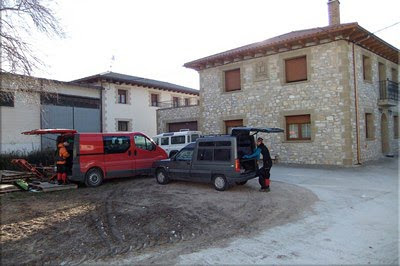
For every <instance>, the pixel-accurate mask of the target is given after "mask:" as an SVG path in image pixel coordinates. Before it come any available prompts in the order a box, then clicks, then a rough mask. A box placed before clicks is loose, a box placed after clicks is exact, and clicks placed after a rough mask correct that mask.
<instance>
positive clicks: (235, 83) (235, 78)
mask: <svg viewBox="0 0 400 266" xmlns="http://www.w3.org/2000/svg"><path fill="white" fill-rule="evenodd" d="M240 89H241V87H240V69H234V70H229V71H225V91H236V90H240Z"/></svg>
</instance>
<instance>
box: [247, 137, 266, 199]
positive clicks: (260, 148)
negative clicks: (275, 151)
mask: <svg viewBox="0 0 400 266" xmlns="http://www.w3.org/2000/svg"><path fill="white" fill-rule="evenodd" d="M263 141H264V140H263V139H262V138H258V139H257V148H256V150H255V151H254V153H252V154H250V155H245V156H243V158H245V159H246V158H256V159H257V160H258V159H260V154H262V156H263V165H262V166H261V167H260V169H258V171H257V175H258V182H259V183H260V186H261V188H260V191H263V192H269V191H270V188H269V185H270V180H269V177H270V171H271V167H272V159H271V155H270V154H269V150H268V148H267V146H265V145H264V143H263Z"/></svg>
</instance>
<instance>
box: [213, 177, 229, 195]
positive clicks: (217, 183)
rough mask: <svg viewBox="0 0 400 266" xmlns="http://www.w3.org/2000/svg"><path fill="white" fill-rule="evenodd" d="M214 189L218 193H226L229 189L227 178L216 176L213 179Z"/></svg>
mask: <svg viewBox="0 0 400 266" xmlns="http://www.w3.org/2000/svg"><path fill="white" fill-rule="evenodd" d="M213 184H214V188H215V189H216V190H218V191H224V190H226V189H227V188H228V181H226V178H225V176H223V175H216V176H214V179H213Z"/></svg>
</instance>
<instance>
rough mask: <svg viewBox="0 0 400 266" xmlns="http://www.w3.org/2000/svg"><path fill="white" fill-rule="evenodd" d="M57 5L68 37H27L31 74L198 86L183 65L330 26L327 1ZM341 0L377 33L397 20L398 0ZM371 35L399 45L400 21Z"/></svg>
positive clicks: (124, 0)
mask: <svg viewBox="0 0 400 266" xmlns="http://www.w3.org/2000/svg"><path fill="white" fill-rule="evenodd" d="M57 2H58V5H57V6H56V7H55V8H54V11H55V13H56V15H57V16H58V17H59V19H60V22H61V24H62V26H63V28H64V30H65V32H66V34H67V37H66V38H65V39H62V40H46V39H45V38H43V36H40V35H33V36H32V39H31V40H29V41H31V42H32V43H33V44H34V45H35V48H36V49H37V52H38V53H39V54H40V57H41V58H42V60H43V61H45V63H46V64H47V67H46V68H44V69H43V70H41V71H37V72H36V73H34V75H35V76H38V77H44V78H50V79H56V80H62V81H71V80H73V79H78V78H82V77H85V76H89V75H94V74H98V73H102V72H106V71H110V70H112V71H114V72H119V73H123V74H128V75H134V76H139V77H145V78H151V79H157V80H161V81H167V82H171V83H175V84H179V85H182V86H187V87H191V88H195V89H198V88H199V78H198V74H197V72H196V71H194V70H191V69H186V68H184V67H183V66H182V65H183V64H184V63H186V62H189V61H192V60H195V59H199V58H202V57H205V56H209V55H212V54H215V53H219V52H223V51H226V50H229V49H232V48H236V47H239V46H242V45H246V44H250V43H253V42H258V41H262V40H265V39H268V38H271V37H274V36H277V35H280V34H284V33H288V32H290V31H295V30H302V29H308V28H314V27H323V26H327V25H328V7H327V2H328V1H327V0H281V1H276V0H242V1H235V0H196V1H195V0H159V1H156V0H130V1H128V0H112V1H110V0H58V1H57ZM340 2H341V4H340V12H341V23H348V22H358V23H359V24H360V25H361V26H362V27H364V28H365V29H367V30H369V31H370V32H375V31H377V30H380V29H382V28H385V27H387V26H390V25H392V24H394V23H397V22H399V21H400V15H399V10H400V1H399V0H379V1H373V0H341V1H340ZM376 35H378V36H379V37H380V38H382V39H383V40H385V41H386V42H388V43H390V44H391V45H393V46H395V47H397V48H400V24H397V25H395V26H393V27H390V28H388V29H386V30H383V31H381V32H379V33H377V34H376ZM113 56H114V58H115V60H114V61H112V60H111V59H112V57H113ZM111 65H112V66H111Z"/></svg>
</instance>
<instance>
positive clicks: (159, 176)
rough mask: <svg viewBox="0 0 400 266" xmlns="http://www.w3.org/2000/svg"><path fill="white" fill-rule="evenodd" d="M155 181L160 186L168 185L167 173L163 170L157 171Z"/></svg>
mask: <svg viewBox="0 0 400 266" xmlns="http://www.w3.org/2000/svg"><path fill="white" fill-rule="evenodd" d="M156 181H157V183H158V184H160V185H166V184H168V183H169V178H168V175H167V172H166V171H165V170H164V169H163V168H160V169H157V171H156Z"/></svg>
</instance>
